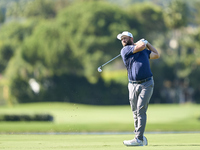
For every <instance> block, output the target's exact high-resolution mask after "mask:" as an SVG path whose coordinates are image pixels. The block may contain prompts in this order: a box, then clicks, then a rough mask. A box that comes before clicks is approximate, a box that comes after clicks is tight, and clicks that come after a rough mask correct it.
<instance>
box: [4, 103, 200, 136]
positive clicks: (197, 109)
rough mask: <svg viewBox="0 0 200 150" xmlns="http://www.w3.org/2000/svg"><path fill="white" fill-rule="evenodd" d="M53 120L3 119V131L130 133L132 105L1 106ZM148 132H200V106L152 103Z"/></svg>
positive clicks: (148, 112) (148, 115) (5, 109)
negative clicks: (41, 115)
mask: <svg viewBox="0 0 200 150" xmlns="http://www.w3.org/2000/svg"><path fill="white" fill-rule="evenodd" d="M39 113H47V114H51V115H52V116H53V117H54V121H53V122H0V133H17V132H22V133H24V132H124V131H125V132H130V131H133V130H134V126H133V116H132V112H131V108H130V106H91V105H80V104H69V103H36V104H20V105H14V106H13V107H8V106H1V107H0V114H39ZM146 131H200V105H197V104H184V105H180V104H171V105H169V104H168V105H166V104H164V105H149V108H148V111H147V126H146Z"/></svg>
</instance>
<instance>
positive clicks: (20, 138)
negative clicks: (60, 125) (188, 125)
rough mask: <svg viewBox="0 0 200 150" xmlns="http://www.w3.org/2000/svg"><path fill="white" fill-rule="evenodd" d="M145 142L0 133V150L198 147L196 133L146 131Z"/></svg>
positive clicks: (120, 137)
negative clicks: (131, 143) (138, 144)
mask: <svg viewBox="0 0 200 150" xmlns="http://www.w3.org/2000/svg"><path fill="white" fill-rule="evenodd" d="M146 137H147V138H148V141H149V145H148V146H144V147H126V146H124V145H123V143H122V142H123V140H127V139H128V140H129V139H131V138H133V135H129V134H127V135H124V134H122V135H120V134H116V135H84V134H83V135H0V139H1V140H0V149H1V150H30V149H33V150H38V149H41V150H96V149H97V150H124V149H134V150H141V149H143V150H199V149H200V134H191V133H188V134H146Z"/></svg>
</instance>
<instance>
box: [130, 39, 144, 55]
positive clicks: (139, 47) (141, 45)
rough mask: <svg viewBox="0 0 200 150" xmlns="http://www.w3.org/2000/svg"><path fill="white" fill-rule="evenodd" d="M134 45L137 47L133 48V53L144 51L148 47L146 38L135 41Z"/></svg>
mask: <svg viewBox="0 0 200 150" xmlns="http://www.w3.org/2000/svg"><path fill="white" fill-rule="evenodd" d="M134 45H135V48H134V50H133V53H137V52H140V51H143V50H144V49H145V48H146V44H145V42H144V39H141V40H139V41H138V42H136V43H134Z"/></svg>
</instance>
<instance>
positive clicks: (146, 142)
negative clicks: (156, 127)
mask: <svg viewBox="0 0 200 150" xmlns="http://www.w3.org/2000/svg"><path fill="white" fill-rule="evenodd" d="M147 145H148V141H147V138H146V137H145V136H143V146H147Z"/></svg>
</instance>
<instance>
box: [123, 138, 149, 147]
mask: <svg viewBox="0 0 200 150" xmlns="http://www.w3.org/2000/svg"><path fill="white" fill-rule="evenodd" d="M123 143H124V145H126V146H147V145H148V142H147V138H146V137H145V136H143V141H141V140H139V139H137V138H134V139H132V140H127V141H124V142H123Z"/></svg>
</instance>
